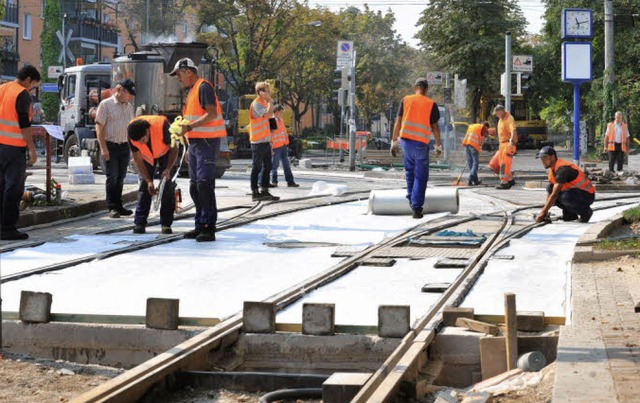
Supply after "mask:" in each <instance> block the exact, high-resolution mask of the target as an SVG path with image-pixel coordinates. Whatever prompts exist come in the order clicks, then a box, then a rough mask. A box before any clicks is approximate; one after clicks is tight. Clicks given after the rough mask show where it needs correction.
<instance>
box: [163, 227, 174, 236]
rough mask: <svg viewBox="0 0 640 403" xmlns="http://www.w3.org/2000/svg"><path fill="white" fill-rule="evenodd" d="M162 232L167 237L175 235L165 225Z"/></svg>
mask: <svg viewBox="0 0 640 403" xmlns="http://www.w3.org/2000/svg"><path fill="white" fill-rule="evenodd" d="M160 232H162V233H163V234H165V235H170V234H173V231H172V230H171V227H170V226H168V225H163V226H162V229H161V230H160Z"/></svg>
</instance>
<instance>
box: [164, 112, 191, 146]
mask: <svg viewBox="0 0 640 403" xmlns="http://www.w3.org/2000/svg"><path fill="white" fill-rule="evenodd" d="M189 123H191V122H189V121H188V120H186V119H183V118H182V116H177V117H176V118H175V120H174V121H173V123H171V126H169V133H171V147H172V148H173V147H175V145H176V144H177V143H178V142H179V143H180V144H182V145H184V135H183V134H182V130H183V126H186V125H188V124H189Z"/></svg>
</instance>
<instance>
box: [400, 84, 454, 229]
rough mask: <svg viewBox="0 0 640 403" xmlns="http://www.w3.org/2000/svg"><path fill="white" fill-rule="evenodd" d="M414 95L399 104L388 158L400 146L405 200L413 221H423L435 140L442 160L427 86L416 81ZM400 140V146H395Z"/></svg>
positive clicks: (435, 115)
mask: <svg viewBox="0 0 640 403" xmlns="http://www.w3.org/2000/svg"><path fill="white" fill-rule="evenodd" d="M414 91H415V93H414V94H413V95H407V96H406V97H404V98H403V99H402V102H400V109H399V110H398V116H397V117H396V124H395V126H394V128H393V138H392V145H391V155H395V154H397V152H398V151H399V149H400V145H402V159H403V162H404V170H405V179H406V181H407V199H409V203H410V204H411V209H412V210H413V218H418V219H419V218H422V208H423V206H424V199H425V192H426V190H427V182H428V181H429V143H430V142H431V139H432V138H435V143H436V146H435V151H436V158H437V159H439V158H440V157H441V156H442V146H441V144H440V128H439V127H438V120H439V119H440V112H439V110H438V105H436V103H435V102H433V100H432V99H431V98H429V97H427V92H428V91H429V83H428V82H427V79H426V78H419V79H417V80H416V82H415V85H414ZM398 137H400V139H401V142H400V143H401V144H400V143H399V142H398Z"/></svg>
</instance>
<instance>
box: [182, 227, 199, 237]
mask: <svg viewBox="0 0 640 403" xmlns="http://www.w3.org/2000/svg"><path fill="white" fill-rule="evenodd" d="M200 232H201V231H200V230H199V229H192V230H191V231H188V232H185V233H184V238H185V239H196V238H197V237H198V235H200Z"/></svg>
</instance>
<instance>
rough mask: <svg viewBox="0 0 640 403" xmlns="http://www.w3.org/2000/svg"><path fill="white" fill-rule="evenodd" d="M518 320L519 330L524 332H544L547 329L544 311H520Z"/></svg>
mask: <svg viewBox="0 0 640 403" xmlns="http://www.w3.org/2000/svg"><path fill="white" fill-rule="evenodd" d="M516 318H517V319H516V321H517V324H518V330H520V331H523V332H542V331H544V329H545V327H546V326H545V324H544V312H542V311H518V312H517V313H516Z"/></svg>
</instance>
